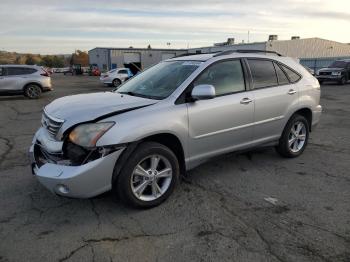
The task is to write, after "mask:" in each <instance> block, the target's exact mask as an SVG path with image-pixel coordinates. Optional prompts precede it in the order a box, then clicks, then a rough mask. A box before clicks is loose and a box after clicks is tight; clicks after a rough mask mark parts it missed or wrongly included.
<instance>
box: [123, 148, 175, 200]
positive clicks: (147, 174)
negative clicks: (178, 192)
mask: <svg viewBox="0 0 350 262" xmlns="http://www.w3.org/2000/svg"><path fill="white" fill-rule="evenodd" d="M172 176H173V170H172V166H171V164H170V162H169V160H168V159H166V158H165V157H164V156H161V155H150V156H147V157H146V158H144V159H143V160H141V161H140V162H139V163H138V164H137V165H136V167H135V168H134V171H133V173H132V175H131V181H130V183H131V189H132V192H133V194H134V195H135V197H136V198H137V199H139V200H142V201H153V200H156V199H158V198H159V197H161V196H162V195H163V194H164V193H165V192H166V191H167V190H168V188H169V186H170V184H171V180H172Z"/></svg>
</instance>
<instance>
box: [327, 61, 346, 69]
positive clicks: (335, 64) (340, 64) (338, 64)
mask: <svg viewBox="0 0 350 262" xmlns="http://www.w3.org/2000/svg"><path fill="white" fill-rule="evenodd" d="M345 66H346V62H344V61H334V62H333V63H332V64H330V66H329V67H330V68H345Z"/></svg>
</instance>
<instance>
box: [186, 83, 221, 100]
mask: <svg viewBox="0 0 350 262" xmlns="http://www.w3.org/2000/svg"><path fill="white" fill-rule="evenodd" d="M191 97H192V99H193V100H206V99H212V98H214V97H215V87H214V86H212V85H198V86H195V87H194V88H193V89H192V93H191Z"/></svg>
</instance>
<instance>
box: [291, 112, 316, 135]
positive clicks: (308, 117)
mask: <svg viewBox="0 0 350 262" xmlns="http://www.w3.org/2000/svg"><path fill="white" fill-rule="evenodd" d="M293 115H301V116H303V117H305V118H306V120H307V122H308V124H309V131H310V132H311V126H312V111H311V109H310V108H308V107H304V108H300V109H298V110H297V111H295V112H294V113H293V114H292V116H293ZM292 116H291V117H292ZM291 117H290V118H291ZM290 118H289V119H290Z"/></svg>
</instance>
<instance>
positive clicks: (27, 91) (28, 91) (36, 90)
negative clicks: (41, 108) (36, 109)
mask: <svg viewBox="0 0 350 262" xmlns="http://www.w3.org/2000/svg"><path fill="white" fill-rule="evenodd" d="M41 92H42V91H41V88H40V86H38V85H34V84H30V85H27V86H26V87H25V88H24V96H26V97H28V98H30V99H38V98H39V97H40V95H41Z"/></svg>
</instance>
